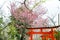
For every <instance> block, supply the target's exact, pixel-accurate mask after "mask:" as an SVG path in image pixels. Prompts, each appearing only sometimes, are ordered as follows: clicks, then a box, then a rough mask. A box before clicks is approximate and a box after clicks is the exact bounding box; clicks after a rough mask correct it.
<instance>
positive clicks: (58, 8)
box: [0, 0, 60, 25]
mask: <svg viewBox="0 0 60 40" xmlns="http://www.w3.org/2000/svg"><path fill="white" fill-rule="evenodd" d="M9 1H12V0H0V7H1V6H2V5H3V4H5V5H4V6H3V7H2V9H1V10H3V12H4V13H3V15H5V16H6V18H4V19H8V18H7V17H9V15H10V12H9V9H8V8H7V7H9ZM13 1H14V0H13ZM17 1H20V0H17ZM22 1H23V0H21V2H22ZM4 2H6V3H4ZM59 4H60V2H59V1H58V0H47V1H46V2H45V3H43V4H42V5H43V6H45V7H46V8H47V9H48V11H47V14H46V15H49V16H50V17H53V16H55V15H56V17H55V19H54V21H56V25H58V13H60V5H59ZM43 17H44V18H45V16H43ZM6 22H7V20H6Z"/></svg>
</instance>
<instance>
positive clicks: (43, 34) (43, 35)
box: [27, 25, 60, 40]
mask: <svg viewBox="0 0 60 40" xmlns="http://www.w3.org/2000/svg"><path fill="white" fill-rule="evenodd" d="M58 27H60V25H59V26H53V27H40V28H27V29H29V30H30V32H28V33H27V34H30V39H29V40H33V34H42V36H41V37H42V40H44V38H46V40H48V38H51V39H52V40H56V39H55V38H54V34H55V33H56V32H54V29H56V28H58ZM35 29H40V32H34V31H33V30H35ZM43 29H50V31H49V32H43V31H42V30H43ZM46 35H47V36H46Z"/></svg>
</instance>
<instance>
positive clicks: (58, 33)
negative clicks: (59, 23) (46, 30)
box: [55, 30, 60, 40]
mask: <svg viewBox="0 0 60 40" xmlns="http://www.w3.org/2000/svg"><path fill="white" fill-rule="evenodd" d="M56 32H57V34H55V38H56V40H60V31H59V30H58V31H56Z"/></svg>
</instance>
